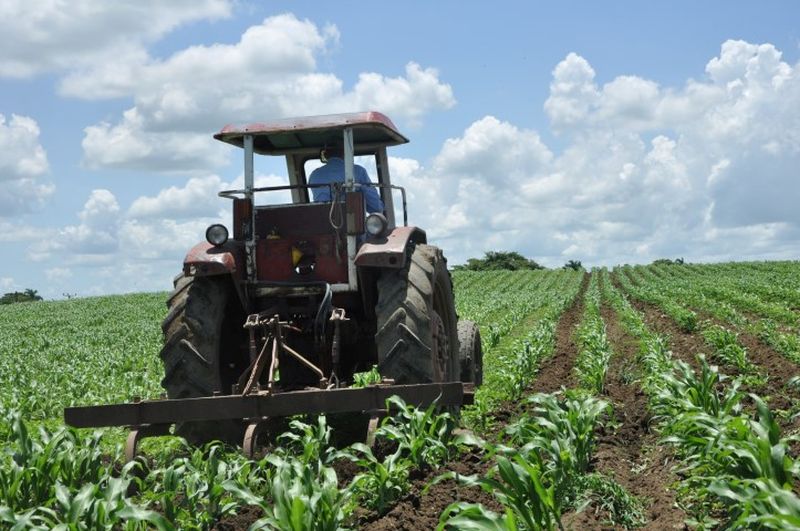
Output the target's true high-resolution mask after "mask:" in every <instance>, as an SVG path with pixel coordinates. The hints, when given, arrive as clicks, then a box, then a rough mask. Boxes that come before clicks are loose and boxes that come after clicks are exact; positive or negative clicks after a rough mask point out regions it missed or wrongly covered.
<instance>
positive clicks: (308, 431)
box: [275, 415, 336, 466]
mask: <svg viewBox="0 0 800 531" xmlns="http://www.w3.org/2000/svg"><path fill="white" fill-rule="evenodd" d="M289 427H290V430H289V431H288V432H286V433H283V434H281V435H280V436H279V437H278V442H280V443H281V446H279V447H278V448H277V449H276V450H275V451H276V452H278V453H280V454H281V455H284V456H285V455H289V454H293V455H299V456H300V460H301V461H302V462H303V463H305V464H306V465H308V466H317V465H318V464H320V463H321V464H324V465H328V464H330V463H331V462H332V461H333V459H334V457H335V454H336V451H335V449H334V448H333V447H332V446H331V428H330V426H328V422H327V419H326V417H325V415H318V416H317V418H316V423H315V424H306V423H305V422H301V421H299V420H293V421H291V422H290V423H289Z"/></svg>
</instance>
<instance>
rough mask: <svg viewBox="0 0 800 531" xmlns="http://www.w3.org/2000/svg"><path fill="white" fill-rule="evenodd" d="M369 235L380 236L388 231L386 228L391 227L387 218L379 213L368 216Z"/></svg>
mask: <svg viewBox="0 0 800 531" xmlns="http://www.w3.org/2000/svg"><path fill="white" fill-rule="evenodd" d="M366 224H367V233H368V234H369V235H371V236H380V235H382V234H383V233H384V232H385V231H386V227H388V226H389V222H388V221H386V217H384V215H383V214H378V213H377V212H376V213H374V214H370V215H369V216H367V223H366Z"/></svg>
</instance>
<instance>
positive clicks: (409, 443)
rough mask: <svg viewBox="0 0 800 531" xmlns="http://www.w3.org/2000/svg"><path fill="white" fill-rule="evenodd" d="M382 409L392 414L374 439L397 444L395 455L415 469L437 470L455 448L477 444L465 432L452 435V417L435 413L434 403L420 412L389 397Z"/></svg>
mask: <svg viewBox="0 0 800 531" xmlns="http://www.w3.org/2000/svg"><path fill="white" fill-rule="evenodd" d="M386 408H387V409H393V410H395V411H396V413H395V414H394V415H393V416H389V417H386V418H385V419H384V420H383V422H382V424H381V426H380V428H378V430H377V432H376V433H375V436H376V437H385V438H386V439H388V440H390V441H393V442H395V443H397V446H398V452H399V453H400V454H401V455H402V456H403V457H404V458H406V459H408V460H409V461H410V462H411V463H412V464H413V465H414V466H415V467H417V468H426V467H437V466H439V465H440V464H442V463H444V462H445V461H447V460H449V459H450V458H451V457H452V456H453V455H454V454H455V452H456V451H457V448H458V446H459V445H462V444H479V441H478V439H477V438H475V437H474V436H473V435H470V434H468V433H462V434H458V435H456V434H455V431H454V430H455V427H456V423H455V421H454V420H453V417H452V416H451V415H450V414H449V413H437V412H436V408H437V404H436V402H434V403H432V404H431V405H430V406H428V408H427V409H426V410H424V411H422V410H420V409H417V408H415V407H413V406H409V405H407V404H406V403H405V402H404V401H403V399H401V398H400V397H398V396H392V397H389V398H388V399H387V400H386Z"/></svg>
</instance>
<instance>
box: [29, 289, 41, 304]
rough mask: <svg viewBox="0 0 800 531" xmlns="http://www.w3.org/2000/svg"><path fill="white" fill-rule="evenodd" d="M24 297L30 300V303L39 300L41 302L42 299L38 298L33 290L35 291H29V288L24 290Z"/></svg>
mask: <svg viewBox="0 0 800 531" xmlns="http://www.w3.org/2000/svg"><path fill="white" fill-rule="evenodd" d="M25 296H26V297H28V300H32V301H40V300H42V297H41V296H39V291H38V290H35V289H30V288H28V289H26V290H25Z"/></svg>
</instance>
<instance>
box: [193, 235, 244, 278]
mask: <svg viewBox="0 0 800 531" xmlns="http://www.w3.org/2000/svg"><path fill="white" fill-rule="evenodd" d="M243 252H244V247H243V246H242V245H241V244H237V243H236V242H231V241H228V242H226V243H225V244H223V245H221V246H219V247H216V246H214V245H211V244H210V243H208V242H201V243H198V244H197V245H195V246H194V247H192V249H191V250H190V251H189V252H188V253H186V258H184V259H183V273H184V275H186V276H192V277H208V276H213V275H224V274H226V273H227V274H230V275H232V276H233V277H241V271H240V269H241V268H240V267H239V264H240V263H243V262H242V261H241V258H243V256H242V253H243Z"/></svg>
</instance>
